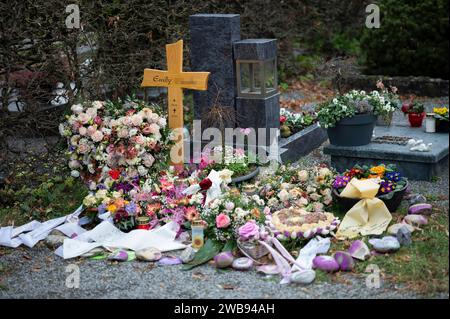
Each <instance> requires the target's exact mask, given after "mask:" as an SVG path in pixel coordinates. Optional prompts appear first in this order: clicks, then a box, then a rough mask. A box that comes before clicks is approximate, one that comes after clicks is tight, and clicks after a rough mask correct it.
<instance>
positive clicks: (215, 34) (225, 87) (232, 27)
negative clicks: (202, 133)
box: [189, 14, 241, 122]
mask: <svg viewBox="0 0 450 319" xmlns="http://www.w3.org/2000/svg"><path fill="white" fill-rule="evenodd" d="M189 26H190V36H191V42H190V53H191V69H192V71H208V72H211V75H210V77H209V82H208V90H207V91H195V92H194V105H195V107H194V117H195V119H201V120H202V122H203V120H204V114H205V113H206V112H208V110H209V109H210V108H211V107H212V106H213V104H214V103H217V104H219V105H221V106H229V107H233V108H234V107H235V96H236V76H235V66H234V59H233V43H234V42H235V41H239V40H240V39H241V25H240V16H239V14H196V15H192V16H190V17H189Z"/></svg>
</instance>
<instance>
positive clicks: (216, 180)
mask: <svg viewBox="0 0 450 319" xmlns="http://www.w3.org/2000/svg"><path fill="white" fill-rule="evenodd" d="M207 178H208V179H209V180H210V181H211V182H212V185H211V187H210V188H209V189H208V190H207V191H206V199H205V206H206V205H208V204H209V202H211V201H212V200H214V199H216V198H217V197H219V196H220V194H221V193H222V190H221V188H220V185H221V184H222V179H221V178H220V176H219V172H217V171H216V170H212V171H211V172H210V173H209V175H208V177H207ZM200 190H201V187H200V185H199V184H195V185H191V186H189V187H188V188H186V189H185V190H184V191H183V194H184V195H194V194H196V193H198V192H199V191H200Z"/></svg>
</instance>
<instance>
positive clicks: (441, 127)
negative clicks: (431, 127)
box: [433, 107, 449, 133]
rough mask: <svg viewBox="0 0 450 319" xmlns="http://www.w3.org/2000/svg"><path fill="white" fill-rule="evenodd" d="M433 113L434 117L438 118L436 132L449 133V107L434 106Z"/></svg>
mask: <svg viewBox="0 0 450 319" xmlns="http://www.w3.org/2000/svg"><path fill="white" fill-rule="evenodd" d="M433 113H434V117H435V118H436V132H438V133H448V132H449V122H448V108H446V107H435V108H433Z"/></svg>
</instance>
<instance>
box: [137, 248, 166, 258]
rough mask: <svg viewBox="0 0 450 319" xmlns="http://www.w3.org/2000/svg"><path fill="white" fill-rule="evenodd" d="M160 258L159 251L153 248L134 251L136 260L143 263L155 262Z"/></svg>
mask: <svg viewBox="0 0 450 319" xmlns="http://www.w3.org/2000/svg"><path fill="white" fill-rule="evenodd" d="M161 257H162V253H161V251H160V250H159V249H157V248H154V247H149V248H144V249H140V250H137V251H136V258H137V259H139V260H143V261H157V260H160V259H161Z"/></svg>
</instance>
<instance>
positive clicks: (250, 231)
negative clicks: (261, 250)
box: [238, 220, 259, 241]
mask: <svg viewBox="0 0 450 319" xmlns="http://www.w3.org/2000/svg"><path fill="white" fill-rule="evenodd" d="M238 232H239V238H240V239H241V240H244V241H245V240H250V239H258V238H259V226H258V225H256V222H255V221H254V220H249V221H248V222H246V223H245V225H243V226H241V227H239V230H238Z"/></svg>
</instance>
